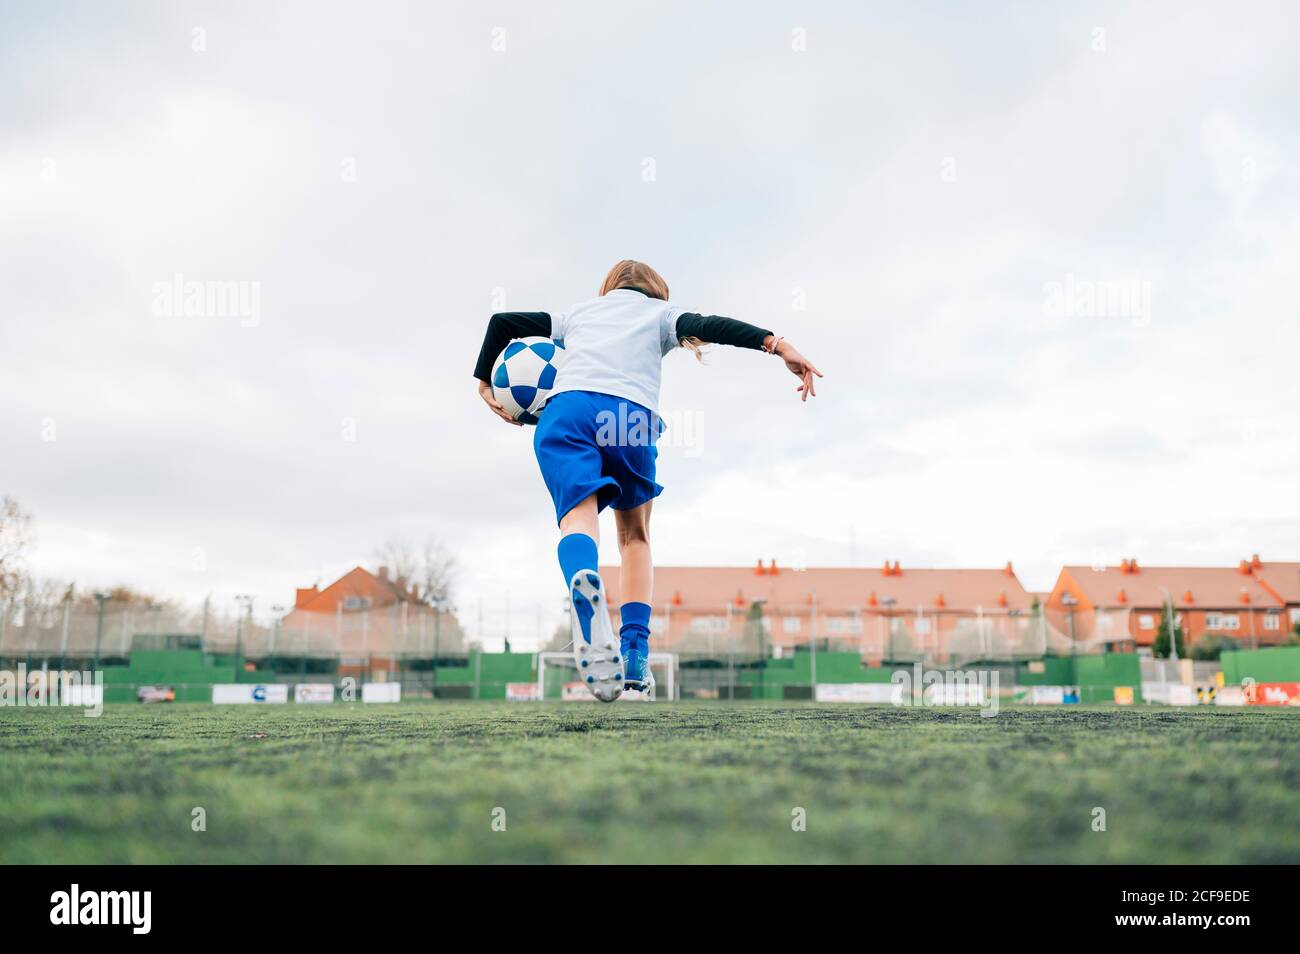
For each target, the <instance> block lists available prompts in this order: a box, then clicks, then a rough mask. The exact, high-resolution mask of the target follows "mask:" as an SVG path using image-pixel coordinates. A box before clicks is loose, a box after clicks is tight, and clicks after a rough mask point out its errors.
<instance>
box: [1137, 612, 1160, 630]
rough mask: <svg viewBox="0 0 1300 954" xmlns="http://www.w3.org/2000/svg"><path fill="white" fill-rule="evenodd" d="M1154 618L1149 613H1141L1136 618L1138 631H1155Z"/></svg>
mask: <svg viewBox="0 0 1300 954" xmlns="http://www.w3.org/2000/svg"><path fill="white" fill-rule="evenodd" d="M1155 628H1156V618H1155V617H1154V616H1152V615H1151V614H1150V613H1143V614H1142V615H1141V616H1139V617H1138V629H1155Z"/></svg>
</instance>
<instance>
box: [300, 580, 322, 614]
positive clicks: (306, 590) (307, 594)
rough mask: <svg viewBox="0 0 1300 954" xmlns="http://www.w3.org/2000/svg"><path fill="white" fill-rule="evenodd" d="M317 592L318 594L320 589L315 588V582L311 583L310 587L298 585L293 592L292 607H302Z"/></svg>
mask: <svg viewBox="0 0 1300 954" xmlns="http://www.w3.org/2000/svg"><path fill="white" fill-rule="evenodd" d="M319 594H320V590H319V589H317V588H316V584H315V583H313V584H312V585H311V586H310V587H302V586H300V587H298V589H297V590H296V591H295V592H294V597H293V608H294V609H302V608H303V607H304V606H306V605H307V604H308V603H310V602H311V601H312V600H313V599H315V598H316V597H317V596H318V595H319Z"/></svg>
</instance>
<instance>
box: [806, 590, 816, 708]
mask: <svg viewBox="0 0 1300 954" xmlns="http://www.w3.org/2000/svg"><path fill="white" fill-rule="evenodd" d="M810 628H811V630H812V632H811V634H810V637H809V640H808V646H809V648H810V649H811V650H812V659H810V660H809V666H810V672H811V675H812V698H813V702H816V701H817V590H815V589H814V590H813V591H812V621H811V626H810Z"/></svg>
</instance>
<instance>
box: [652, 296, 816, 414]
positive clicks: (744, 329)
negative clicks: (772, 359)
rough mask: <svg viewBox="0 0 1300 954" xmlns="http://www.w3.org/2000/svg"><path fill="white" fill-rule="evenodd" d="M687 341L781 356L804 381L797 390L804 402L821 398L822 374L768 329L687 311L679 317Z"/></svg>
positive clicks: (679, 334) (680, 334)
mask: <svg viewBox="0 0 1300 954" xmlns="http://www.w3.org/2000/svg"><path fill="white" fill-rule="evenodd" d="M687 338H695V339H697V340H699V341H702V342H710V343H712V344H727V345H734V346H735V347H737V348H752V349H754V350H757V351H766V352H768V353H769V354H775V355H779V356H780V357H781V360H782V361H784V362H785V366H786V367H787V368H789V369H790V372H791V373H792V374H793V375H794V376H795V377H797V378H799V379H800V384H799V387H797V388H796V389H795V390H796V391H798V392H799V393H800V394H802V400H804V401H806V400H808V398H809V396H810V395H811V396H813V397H816V396H817V391H816V389H815V388H814V386H813V378H814V377H818V378H820V377H821V376H822V373H821V372H820V371H818V370H817V369H816V368H815V367H814V366H813V364H812V362H811V361H809V360H808V359H807V358H805V357H804V356H803V355H802V354H800V353H799V349H797V348H796V347H795V346H794V345H792V344H791V343H790V342H788V341H786V340H785V339H784V338H781V337H778V336H777V335H774V334H772V332H770V331H768V330H767V329H766V328H759V327H758V326H757V325H751V324H749V323H748V322H744V321H737V320H736V319H735V318H723V317H722V316H721V315H697V314H694V313H693V312H687V313H686V314H683V315H679V316H678V318H677V340H678V341H682V340H685V339H687Z"/></svg>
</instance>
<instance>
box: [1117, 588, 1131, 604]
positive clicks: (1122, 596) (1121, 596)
mask: <svg viewBox="0 0 1300 954" xmlns="http://www.w3.org/2000/svg"><path fill="white" fill-rule="evenodd" d="M1115 600H1116V602H1118V603H1121V604H1123V603H1127V602H1128V594H1127V593H1125V592H1124V589H1123V587H1121V588H1120V591H1119V593H1117V594H1116V595H1115Z"/></svg>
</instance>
